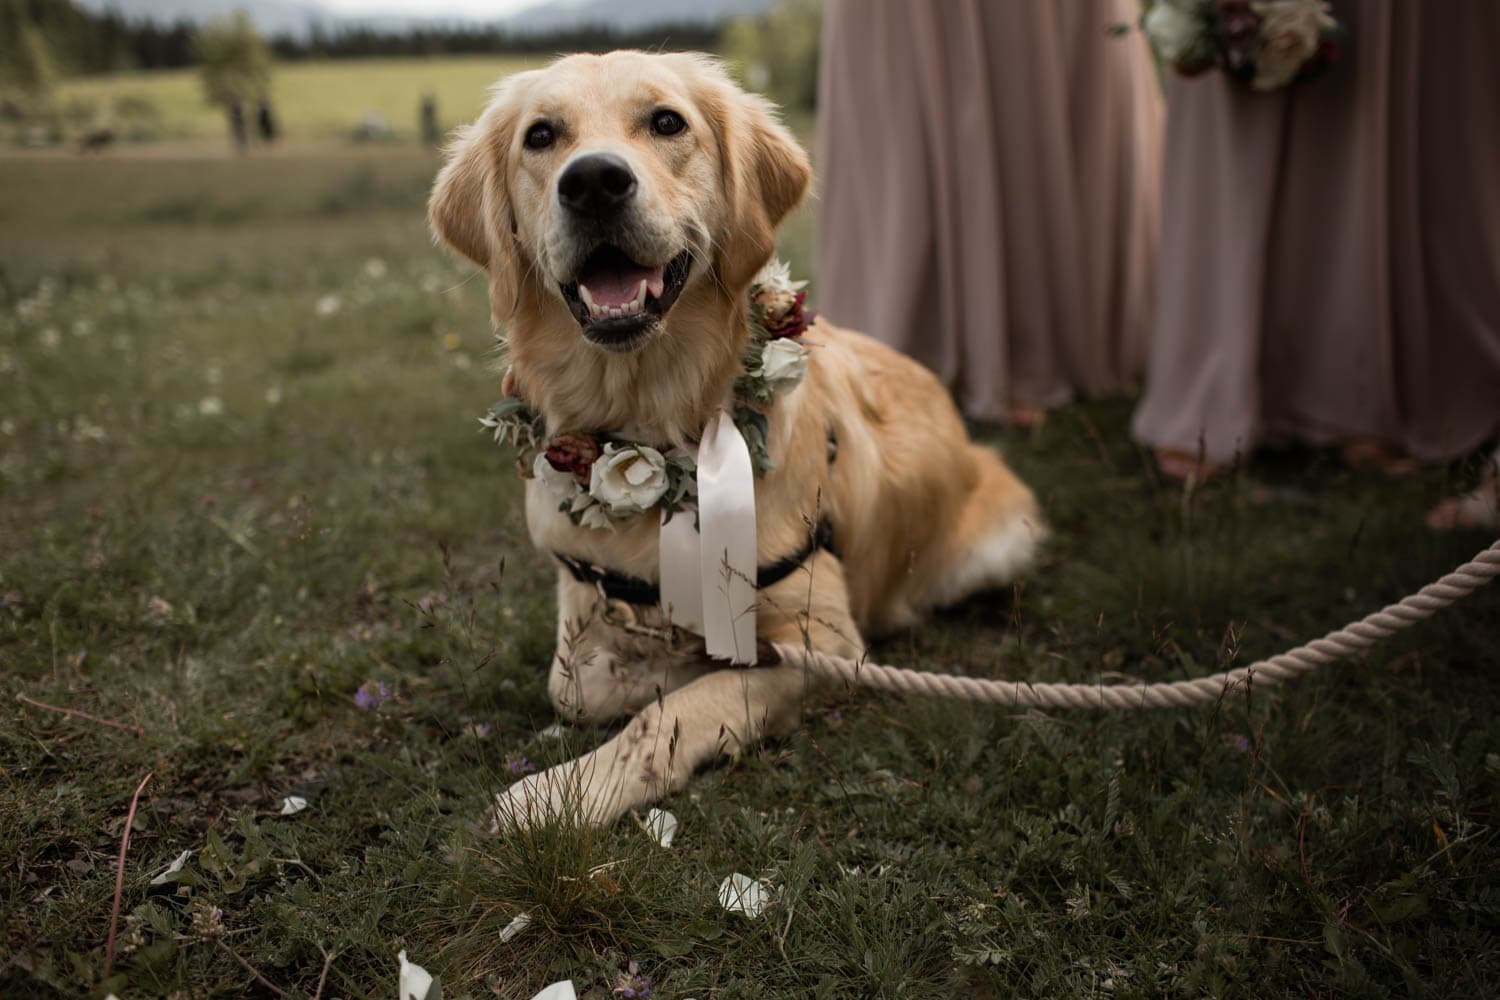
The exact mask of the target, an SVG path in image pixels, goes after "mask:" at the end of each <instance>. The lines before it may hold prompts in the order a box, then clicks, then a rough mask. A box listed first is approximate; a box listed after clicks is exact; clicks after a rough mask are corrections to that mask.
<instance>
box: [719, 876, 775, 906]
mask: <svg viewBox="0 0 1500 1000" xmlns="http://www.w3.org/2000/svg"><path fill="white" fill-rule="evenodd" d="M770 901H771V894H770V892H769V891H768V890H767V889H766V886H765V883H764V882H761V881H760V880H759V879H753V878H751V877H750V876H749V875H741V874H740V873H739V872H735V873H734V874H733V875H731V876H729V877H728V878H726V879H725V880H724V881H723V883H722V884H720V886H719V905H720V906H722V907H724V909H726V910H728V911H729V912H730V913H743V914H744V915H745V916H747V917H758V916H760V915H761V913H762V912H763V911H764V910H765V908H766V905H767V904H768V903H770Z"/></svg>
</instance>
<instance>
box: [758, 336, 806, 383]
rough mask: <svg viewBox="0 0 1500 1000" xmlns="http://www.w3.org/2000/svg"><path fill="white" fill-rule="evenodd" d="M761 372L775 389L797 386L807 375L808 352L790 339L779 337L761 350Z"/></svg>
mask: <svg viewBox="0 0 1500 1000" xmlns="http://www.w3.org/2000/svg"><path fill="white" fill-rule="evenodd" d="M760 370H761V376H762V377H763V378H764V379H765V380H766V382H767V384H769V385H770V386H772V387H773V388H778V387H780V386H782V385H786V384H793V385H795V384H796V383H798V382H800V381H802V376H803V375H806V374H807V350H806V349H805V348H804V347H803V346H802V345H801V344H799V343H797V342H796V341H795V340H793V339H792V338H790V337H778V338H777V339H776V340H773V341H771V342H770V343H768V344H766V346H765V347H763V348H761V352H760Z"/></svg>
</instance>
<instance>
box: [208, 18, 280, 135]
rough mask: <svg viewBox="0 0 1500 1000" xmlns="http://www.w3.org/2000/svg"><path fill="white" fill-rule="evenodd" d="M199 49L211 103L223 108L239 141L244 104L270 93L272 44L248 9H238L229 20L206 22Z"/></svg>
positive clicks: (241, 132) (241, 131) (232, 133)
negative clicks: (257, 25) (261, 34)
mask: <svg viewBox="0 0 1500 1000" xmlns="http://www.w3.org/2000/svg"><path fill="white" fill-rule="evenodd" d="M197 51H198V60H199V61H200V62H201V63H202V64H203V91H204V93H205V94H206V95H207V96H208V100H209V102H210V103H212V104H217V105H219V106H220V107H222V108H224V111H225V113H226V114H227V115H228V116H229V124H230V134H231V135H233V136H235V139H236V141H237V142H239V141H240V137H241V136H243V134H244V108H245V105H247V104H252V103H257V102H260V101H263V100H266V99H268V98H269V97H270V96H271V49H270V46H268V45H267V44H266V40H265V39H264V38H262V37H260V34H259V33H258V32H257V31H256V30H255V26H254V25H253V24H251V23H250V18H249V17H248V16H247V15H246V14H245V12H244V11H237V12H236V13H235V14H234V15H233V16H232V17H230V18H228V19H227V20H221V21H214V22H212V23H210V24H208V25H205V26H204V28H203V30H202V32H200V33H199V35H198V42H197ZM237 115H238V116H239V127H238V128H236V116H237ZM241 145H243V143H242V142H241Z"/></svg>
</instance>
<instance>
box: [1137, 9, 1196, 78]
mask: <svg viewBox="0 0 1500 1000" xmlns="http://www.w3.org/2000/svg"><path fill="white" fill-rule="evenodd" d="M1141 26H1142V27H1143V28H1144V29H1145V32H1146V37H1147V38H1148V39H1150V40H1151V47H1152V48H1153V49H1155V50H1156V54H1157V55H1158V56H1160V57H1161V58H1162V60H1163V61H1164V62H1167V63H1176V62H1178V61H1180V60H1181V59H1182V58H1183V57H1184V56H1186V55H1187V54H1188V53H1190V52H1192V51H1193V47H1194V46H1195V45H1197V44H1198V36H1199V35H1200V34H1202V26H1201V25H1200V24H1199V23H1198V16H1197V15H1196V14H1195V13H1194V12H1193V9H1192V0H1157V2H1156V3H1154V4H1152V5H1151V10H1150V11H1149V12H1148V13H1147V14H1146V19H1145V20H1144V21H1143V22H1142V23H1141Z"/></svg>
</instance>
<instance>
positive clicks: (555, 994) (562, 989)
mask: <svg viewBox="0 0 1500 1000" xmlns="http://www.w3.org/2000/svg"><path fill="white" fill-rule="evenodd" d="M531 1000H578V991H577V990H575V989H574V988H573V980H571V979H564V980H563V981H562V982H560V983H553V984H552V985H551V986H549V987H547V988H546V989H544V990H542V992H540V993H538V994H537V995H536V996H534V997H532V998H531Z"/></svg>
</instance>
